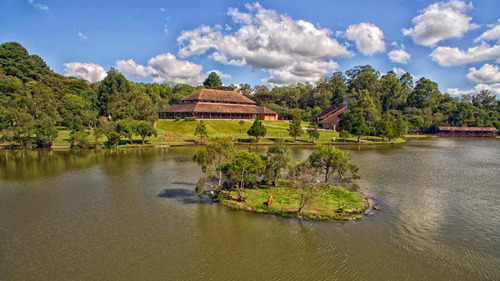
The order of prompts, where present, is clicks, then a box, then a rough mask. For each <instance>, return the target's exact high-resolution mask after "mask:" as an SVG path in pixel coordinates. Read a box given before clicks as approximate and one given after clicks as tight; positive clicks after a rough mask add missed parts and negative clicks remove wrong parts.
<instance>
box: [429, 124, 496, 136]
mask: <svg viewBox="0 0 500 281" xmlns="http://www.w3.org/2000/svg"><path fill="white" fill-rule="evenodd" d="M436 134H437V135H438V136H440V137H443V136H448V137H490V138H494V137H496V136H497V135H498V129H497V128H495V127H444V126H439V127H438V128H437V133H436Z"/></svg>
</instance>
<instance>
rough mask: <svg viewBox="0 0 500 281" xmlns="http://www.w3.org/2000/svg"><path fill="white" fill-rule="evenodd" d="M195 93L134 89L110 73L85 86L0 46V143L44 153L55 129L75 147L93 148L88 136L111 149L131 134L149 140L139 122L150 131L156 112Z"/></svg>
mask: <svg viewBox="0 0 500 281" xmlns="http://www.w3.org/2000/svg"><path fill="white" fill-rule="evenodd" d="M196 89H197V88H195V87H192V86H189V85H184V84H178V85H175V86H174V87H172V86H170V85H168V84H161V85H160V84H145V83H134V82H130V81H128V80H127V79H126V78H125V76H123V75H122V74H121V73H119V72H117V71H116V70H115V69H111V70H110V71H109V72H108V75H107V76H106V78H104V79H103V80H102V81H100V82H97V83H88V82H87V81H85V80H83V79H77V78H75V77H65V76H62V75H59V74H57V73H55V72H53V71H52V70H51V69H50V68H49V67H48V66H47V65H46V64H45V62H44V61H43V59H42V58H40V57H39V56H37V55H30V54H29V53H28V51H27V50H26V49H25V48H24V47H23V46H21V45H20V44H19V43H15V42H9V43H3V44H1V45H0V137H1V138H2V140H3V141H8V142H9V143H10V144H11V146H12V147H27V148H31V147H46V146H50V145H51V144H52V142H53V140H54V139H55V137H57V135H58V131H59V129H60V128H67V129H68V130H70V131H71V133H70V142H71V143H73V145H74V146H75V147H82V148H84V147H94V146H96V145H99V142H97V141H91V140H90V139H89V136H90V135H93V136H94V137H95V139H96V140H97V139H98V138H99V137H100V135H105V136H106V137H108V142H107V143H106V144H108V145H116V144H118V143H119V142H120V140H121V139H122V138H125V139H127V140H130V138H131V135H132V134H134V133H135V134H138V135H141V133H139V132H142V135H141V136H148V135H151V134H154V132H153V131H152V130H151V128H150V127H149V126H147V127H146V126H145V123H144V122H147V123H148V124H150V125H152V124H153V122H154V121H155V120H156V118H157V111H158V110H159V109H163V108H166V107H168V106H170V105H174V104H177V103H179V101H180V100H181V99H182V98H184V97H185V96H187V95H189V94H191V93H193V92H194V91H195V90H196ZM120 120H126V121H123V122H121V123H120V122H118V121H120ZM108 121H112V122H108ZM139 121H143V122H139ZM116 122H118V123H116ZM116 125H118V126H116ZM139 125H140V126H141V127H140V128H139V127H138V126H139ZM111 130H114V132H111ZM116 130H121V132H119V131H116ZM95 133H97V134H95Z"/></svg>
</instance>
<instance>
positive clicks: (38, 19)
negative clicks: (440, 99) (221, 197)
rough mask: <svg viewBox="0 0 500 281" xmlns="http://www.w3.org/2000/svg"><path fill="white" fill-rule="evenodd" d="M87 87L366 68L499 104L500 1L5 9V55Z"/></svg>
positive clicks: (0, 36)
mask: <svg viewBox="0 0 500 281" xmlns="http://www.w3.org/2000/svg"><path fill="white" fill-rule="evenodd" d="M4 42H19V43H20V44H22V45H23V46H24V47H25V48H26V49H27V50H28V52H29V53H30V54H37V55H39V56H40V57H42V58H43V59H44V60H45V62H46V63H47V65H48V66H49V67H50V68H51V69H52V70H54V71H55V72H57V73H60V74H63V75H66V76H76V77H79V78H83V79H86V80H88V81H90V82H96V81H100V80H102V79H103V78H104V77H105V76H106V71H109V70H110V69H111V68H115V69H117V70H118V71H120V72H121V73H123V74H124V75H125V77H127V79H129V80H132V81H136V82H146V83H152V82H156V83H169V84H172V85H174V84H177V83H186V84H190V85H193V86H196V85H201V84H202V83H203V81H204V80H205V79H206V77H207V76H208V74H209V73H210V72H212V71H215V72H216V73H217V74H218V75H219V77H220V78H221V80H222V82H223V84H224V85H230V84H235V85H239V84H245V83H248V84H250V85H252V86H255V85H265V86H268V87H269V88H272V87H274V86H285V85H291V84H296V83H299V82H302V83H304V82H306V81H309V82H311V83H314V82H316V81H317V80H318V79H320V78H321V77H331V76H332V74H333V73H334V72H336V71H341V72H345V71H346V70H349V69H352V68H353V67H355V66H358V65H367V64H368V65H371V66H372V67H373V68H374V69H376V70H378V71H380V72H381V74H385V73H386V72H387V71H390V70H392V71H394V72H395V73H396V74H397V75H398V76H400V75H402V74H404V73H405V72H409V73H410V74H412V76H413V78H414V81H415V82H416V81H417V80H418V79H420V78H421V77H425V78H427V79H430V80H432V81H435V82H437V83H438V84H439V89H440V91H441V92H442V93H449V94H451V95H461V94H477V93H478V92H479V91H480V90H485V89H488V90H490V91H491V92H492V93H493V94H495V95H497V96H499V95H500V67H499V65H500V1H497V0H480V1H459V0H450V1H427V0H307V1H306V0H301V1H297V0H286V1H285V0H269V1H258V2H251V1H234V0H233V1H229V0H214V1H207V0H204V1H199V0H183V1H178V0H176V1H160V0H149V1H129V0H121V1H115V0H109V1H102V0H100V1H97V0H86V1H56V0H2V1H1V3H0V43H4Z"/></svg>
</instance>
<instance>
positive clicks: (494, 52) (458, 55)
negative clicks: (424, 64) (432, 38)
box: [430, 43, 500, 66]
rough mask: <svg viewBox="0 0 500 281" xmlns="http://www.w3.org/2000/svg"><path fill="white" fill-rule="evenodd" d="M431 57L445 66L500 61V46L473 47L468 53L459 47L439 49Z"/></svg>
mask: <svg viewBox="0 0 500 281" xmlns="http://www.w3.org/2000/svg"><path fill="white" fill-rule="evenodd" d="M430 57H431V58H432V60H433V61H436V62H437V63H439V64H440V65H443V66H452V65H461V64H466V63H471V62H478V61H485V60H497V61H499V60H500V45H495V46H490V45H488V44H486V43H483V44H481V45H480V46H476V47H472V48H469V49H467V51H463V50H460V49H459V48H457V47H453V48H452V47H437V48H436V49H434V51H432V53H431V54H430Z"/></svg>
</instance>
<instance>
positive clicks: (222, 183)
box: [193, 138, 368, 220]
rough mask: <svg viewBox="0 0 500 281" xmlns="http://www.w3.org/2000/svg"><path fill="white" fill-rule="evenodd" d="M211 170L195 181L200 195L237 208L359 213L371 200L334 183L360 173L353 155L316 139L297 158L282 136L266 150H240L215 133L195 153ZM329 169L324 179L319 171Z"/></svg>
mask: <svg viewBox="0 0 500 281" xmlns="http://www.w3.org/2000/svg"><path fill="white" fill-rule="evenodd" d="M193 161H195V162H196V163H198V164H199V165H200V166H201V168H202V171H203V172H204V173H205V174H206V177H205V178H201V179H200V180H199V181H198V184H197V185H196V192H197V193H198V195H199V196H200V197H205V196H207V195H210V196H211V198H212V200H214V201H217V202H220V203H221V204H223V205H227V206H230V207H232V208H234V209H242V210H247V211H254V212H257V213H268V214H277V215H281V216H285V217H297V218H307V219H314V220H334V219H335V220H343V219H358V218H361V217H360V216H359V214H362V213H363V212H364V211H365V210H366V209H367V208H368V202H367V201H366V200H365V199H364V198H363V197H362V196H361V195H360V194H358V193H355V192H350V191H347V190H346V189H344V188H343V187H340V186H335V185H332V184H330V183H329V181H330V180H331V178H332V177H333V178H335V179H336V180H338V181H348V180H350V179H355V178H358V175H357V172H358V167H357V166H356V165H354V164H353V163H352V162H351V161H350V155H348V154H345V153H344V152H342V151H341V150H339V149H337V148H335V147H333V146H324V145H317V146H316V151H315V152H314V153H312V154H311V156H310V157H309V158H308V159H307V160H306V161H303V162H298V163H295V162H293V161H292V158H291V157H290V152H289V148H288V146H286V145H285V143H284V141H283V140H277V141H276V142H275V143H274V144H273V145H272V146H271V147H270V148H269V149H268V150H267V152H266V153H265V154H256V153H254V152H251V151H247V150H236V148H235V146H234V144H233V142H232V141H231V140H230V139H229V138H212V139H209V140H208V142H207V145H205V146H203V147H201V148H200V149H199V150H198V151H197V152H196V153H195V155H194V156H193ZM320 175H324V176H325V177H324V181H323V182H320V180H319V176H320Z"/></svg>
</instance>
